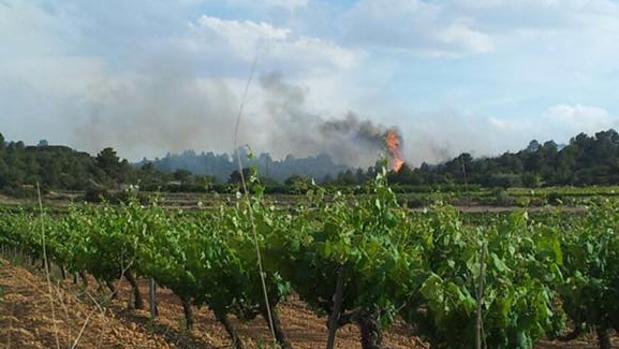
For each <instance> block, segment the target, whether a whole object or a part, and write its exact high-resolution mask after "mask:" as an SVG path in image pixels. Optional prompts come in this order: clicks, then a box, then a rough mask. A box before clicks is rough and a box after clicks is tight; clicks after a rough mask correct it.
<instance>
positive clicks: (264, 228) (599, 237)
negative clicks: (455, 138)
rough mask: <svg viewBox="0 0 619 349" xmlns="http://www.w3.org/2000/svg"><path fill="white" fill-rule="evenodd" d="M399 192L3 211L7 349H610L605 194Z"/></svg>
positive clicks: (612, 297) (615, 215) (611, 288)
mask: <svg viewBox="0 0 619 349" xmlns="http://www.w3.org/2000/svg"><path fill="white" fill-rule="evenodd" d="M396 189H397V188H395V189H394V190H392V188H390V187H389V186H388V185H387V184H386V182H385V181H384V179H383V178H381V177H380V176H379V177H378V178H377V180H376V181H375V182H374V183H372V184H371V185H368V187H367V188H365V189H364V190H365V192H364V193H354V194H340V193H330V192H326V191H322V190H320V189H319V188H315V189H314V190H312V191H310V192H309V193H308V194H307V195H305V196H275V197H273V196H265V195H263V188H261V187H260V186H256V187H254V188H253V194H252V195H251V196H249V197H248V198H247V199H246V200H245V199H244V198H243V197H236V196H234V197H230V196H202V197H195V196H184V195H185V194H169V195H167V196H165V197H164V198H163V199H161V198H160V199H158V200H159V201H158V200H157V199H151V200H150V201H148V200H147V201H146V202H144V200H142V198H139V197H135V198H134V199H129V200H127V201H126V202H124V203H122V204H106V203H98V204H89V205H84V204H68V202H69V201H71V200H72V199H71V197H70V196H68V195H67V194H65V195H64V197H63V198H62V199H58V200H52V199H51V198H50V197H49V196H48V197H47V199H46V201H45V205H44V207H43V209H42V210H41V211H38V210H37V209H36V206H35V205H33V204H32V202H30V203H28V202H26V201H15V202H6V203H5V208H4V210H5V211H4V213H3V214H2V215H1V216H0V217H1V218H0V247H1V248H2V250H1V252H2V255H3V258H4V259H3V260H2V269H1V271H2V278H1V279H2V282H1V284H0V288H2V300H1V301H0V302H1V310H2V312H1V313H0V315H2V319H1V321H2V328H3V329H4V330H3V332H2V333H0V337H1V339H2V340H1V342H2V343H6V346H7V347H20V348H21V347H32V348H47V347H54V346H56V341H58V343H59V346H60V347H71V346H72V343H77V345H79V346H81V347H135V348H138V347H153V348H154V347H184V348H193V347H204V348H219V347H230V346H232V347H236V348H243V347H248V348H266V347H272V346H275V345H276V346H280V347H282V348H321V347H325V346H326V345H327V342H328V338H329V337H330V335H331V334H335V335H336V337H335V338H336V340H335V347H336V348H351V347H362V348H432V349H436V348H454V349H459V348H462V349H465V348H475V347H477V348H482V347H485V348H522V349H525V348H589V347H590V348H594V347H599V348H603V349H605V348H611V347H612V345H613V342H614V341H615V339H614V333H615V330H616V329H617V328H619V318H618V317H617V314H619V309H618V308H619V305H618V303H617V299H619V236H617V234H616V229H617V227H618V226H619V225H618V223H619V204H618V203H617V202H615V200H614V189H608V188H606V189H604V190H603V191H602V190H600V191H598V189H596V188H589V189H586V190H587V191H586V192H585V191H584V190H585V189H582V190H580V191H575V190H573V189H567V188H563V189H558V188H554V189H553V191H551V192H550V191H546V192H544V191H541V194H540V192H531V191H529V192H528V193H527V192H524V191H513V190H512V191H508V194H509V197H515V198H518V197H520V198H522V197H525V198H527V199H528V200H531V199H532V198H544V200H548V197H550V196H552V197H553V198H552V200H556V201H555V202H553V203H554V206H535V207H529V208H528V209H522V208H519V207H518V205H513V206H512V205H508V206H503V207H500V206H496V205H492V206H487V205H483V203H482V202H479V201H476V203H477V204H476V205H469V206H463V205H459V206H458V208H454V207H453V206H450V205H446V204H443V203H441V202H443V200H442V199H443V198H446V197H449V195H451V196H452V197H454V198H455V200H463V199H467V196H466V195H464V196H463V195H462V194H461V193H455V194H440V195H443V196H442V197H440V198H439V199H437V200H433V201H432V202H430V203H429V204H428V205H427V206H426V205H423V206H420V207H411V205H410V204H408V203H409V201H410V200H411V198H410V196H408V197H407V195H411V194H403V195H399V194H396V193H394V191H396ZM547 190H548V189H547ZM559 193H560V194H559ZM430 195H434V196H436V195H437V193H430V194H428V196H427V198H430V197H431V196H430ZM484 195H488V196H489V197H490V196H492V195H497V196H498V195H501V196H503V195H504V194H503V193H502V192H492V193H488V194H484ZM556 195H561V196H560V197H557V196H556ZM479 196H480V197H483V195H481V194H479ZM175 198H176V201H175V200H174V199H175ZM468 198H470V195H469V196H468ZM566 198H575V200H576V198H578V199H577V200H576V201H574V202H573V203H570V204H569V205H568V204H564V203H563V201H564V200H565V199H566ZM196 200H197V201H196ZM446 201H448V202H450V201H449V200H446ZM529 202H530V201H529ZM450 203H453V202H450ZM20 266H21V267H20ZM72 279H75V280H72ZM153 284H156V285H158V287H157V288H156V289H154V288H152V285H153ZM155 304H156V311H155V307H152V306H151V305H155ZM570 334H577V335H574V336H573V337H574V338H573V340H571V341H567V342H565V343H564V342H563V341H559V339H564V340H566V339H567V338H566V337H569V336H570ZM3 345H5V344H3Z"/></svg>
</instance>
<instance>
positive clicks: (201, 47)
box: [183, 15, 362, 75]
mask: <svg viewBox="0 0 619 349" xmlns="http://www.w3.org/2000/svg"><path fill="white" fill-rule="evenodd" d="M190 29H191V32H192V35H191V36H190V37H187V38H185V39H183V45H184V46H185V47H186V48H188V49H190V50H192V51H193V53H194V54H197V55H199V56H200V57H203V58H204V59H207V60H210V59H214V60H215V61H214V62H213V64H221V65H223V66H225V65H229V64H236V65H237V69H238V68H239V67H241V69H240V70H241V71H244V70H246V67H247V66H248V63H249V62H251V61H252V60H253V59H254V57H255V56H256V55H258V59H259V60H260V65H261V67H262V68H263V69H267V70H268V69H278V70H283V71H285V72H287V73H288V72H289V71H294V73H295V74H297V75H298V74H299V72H312V73H325V72H327V73H333V72H334V71H337V70H340V69H349V68H352V67H353V66H354V65H355V63H357V62H358V61H359V60H360V58H361V56H362V53H361V52H359V51H355V50H350V49H346V48H343V47H340V46H338V45H336V44H334V43H333V42H329V41H326V40H322V39H318V38H313V37H308V36H301V35H296V34H295V33H293V32H292V31H291V30H290V29H287V28H279V27H275V26H273V25H271V24H269V23H265V22H254V21H249V20H246V21H236V20H224V19H220V18H217V17H212V16H206V15H204V16H202V17H201V18H200V19H199V20H198V21H197V22H195V23H190Z"/></svg>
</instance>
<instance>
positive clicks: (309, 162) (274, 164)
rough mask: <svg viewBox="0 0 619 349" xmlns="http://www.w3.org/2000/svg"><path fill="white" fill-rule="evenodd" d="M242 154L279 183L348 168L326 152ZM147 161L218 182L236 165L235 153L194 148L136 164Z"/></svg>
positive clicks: (331, 174) (167, 170) (247, 162)
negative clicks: (275, 155) (277, 156)
mask: <svg viewBox="0 0 619 349" xmlns="http://www.w3.org/2000/svg"><path fill="white" fill-rule="evenodd" d="M241 158H242V159H243V163H244V164H245V165H246V166H248V167H255V168H256V169H257V170H258V172H259V173H260V174H262V175H263V176H264V177H266V178H270V179H272V180H274V181H277V182H280V183H283V182H284V181H285V180H286V179H288V178H289V177H291V176H294V175H301V174H302V175H304V176H307V177H309V178H316V179H317V180H322V179H323V178H325V177H330V178H332V177H335V176H336V175H337V174H338V173H340V172H343V171H345V170H346V169H347V166H345V165H342V164H336V163H335V162H334V161H333V159H332V158H331V157H330V156H329V155H328V154H318V155H317V156H308V157H303V158H297V157H294V156H293V155H288V156H286V157H285V158H284V159H281V160H275V159H273V158H272V157H271V155H270V154H268V153H262V154H260V155H258V156H256V157H250V156H248V154H247V153H245V152H243V151H242V150H241ZM146 163H152V164H153V166H154V168H155V169H157V170H159V171H162V172H165V173H173V172H176V171H177V170H185V171H189V172H191V173H193V174H195V175H198V176H207V177H214V178H215V179H216V180H217V181H218V182H220V183H224V182H226V181H228V179H229V178H230V174H231V173H232V172H233V171H235V170H236V169H237V167H238V165H237V162H236V158H235V157H234V155H229V154H227V153H222V154H215V153H213V152H207V153H204V152H202V153H200V154H198V153H196V152H195V151H193V150H187V151H185V152H182V153H180V154H167V155H166V156H164V157H163V158H160V159H159V158H157V159H155V160H152V161H150V160H148V159H144V160H142V161H141V162H140V163H138V164H137V165H138V166H142V165H143V164H146Z"/></svg>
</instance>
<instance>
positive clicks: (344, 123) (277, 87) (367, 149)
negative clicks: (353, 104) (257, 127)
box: [260, 72, 389, 166]
mask: <svg viewBox="0 0 619 349" xmlns="http://www.w3.org/2000/svg"><path fill="white" fill-rule="evenodd" d="M260 86H261V87H262V89H263V90H264V91H265V92H266V102H265V105H266V110H267V113H268V114H269V117H270V119H271V122H270V123H271V124H272V125H273V131H272V135H271V136H272V138H271V146H272V147H273V149H276V148H277V147H281V146H282V145H283V146H285V147H286V149H287V150H289V152H290V153H292V154H295V155H315V154H319V153H326V154H329V155H330V156H331V157H332V158H333V159H334V160H335V161H336V162H339V163H342V164H346V165H350V166H369V165H371V164H373V163H374V162H375V161H376V160H378V159H379V158H380V157H381V156H382V155H384V154H385V153H386V150H385V135H386V133H387V131H388V130H389V128H387V127H385V126H384V125H381V124H378V123H374V122H372V121H370V120H366V119H362V118H360V117H359V116H358V115H357V114H355V113H354V112H351V111H349V112H348V113H347V114H346V115H344V116H341V117H334V116H326V117H325V116H320V115H316V114H313V113H311V112H309V111H308V110H307V108H306V106H305V99H306V98H305V95H306V91H305V90H303V89H302V88H301V87H298V86H295V85H291V84H288V83H286V82H284V81H283V77H282V74H281V73H279V72H273V73H270V74H268V75H265V76H263V77H262V78H261V79H260Z"/></svg>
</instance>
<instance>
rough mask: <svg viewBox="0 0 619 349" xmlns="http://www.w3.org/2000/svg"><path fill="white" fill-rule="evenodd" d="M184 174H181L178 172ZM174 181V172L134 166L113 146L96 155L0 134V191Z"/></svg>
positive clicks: (17, 192) (14, 192)
mask: <svg viewBox="0 0 619 349" xmlns="http://www.w3.org/2000/svg"><path fill="white" fill-rule="evenodd" d="M181 175H183V174H181ZM171 180H174V174H165V173H163V172H159V171H156V170H154V169H153V168H152V166H150V165H145V166H143V167H142V168H135V167H134V166H132V165H131V164H130V163H129V162H128V161H127V160H121V159H120V158H119V157H118V155H117V154H116V151H114V149H112V148H105V149H103V150H102V151H101V152H99V153H98V154H97V155H96V156H91V155H90V154H88V153H86V152H80V151H76V150H74V149H71V148H69V147H66V146H57V145H48V144H47V142H46V141H41V142H40V143H39V144H38V145H36V146H32V145H26V144H24V142H21V141H18V142H6V141H5V140H4V137H3V136H2V134H0V191H2V193H4V194H9V195H14V196H24V195H31V194H32V193H33V191H34V187H35V185H36V184H37V183H38V184H39V185H40V187H41V189H42V190H43V191H46V190H49V189H63V190H80V191H83V190H91V189H97V188H99V189H103V188H106V189H111V188H114V189H116V188H120V187H122V185H124V184H127V185H128V184H137V183H140V182H143V183H145V184H146V185H149V184H153V185H158V184H162V183H167V182H168V181H171Z"/></svg>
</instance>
